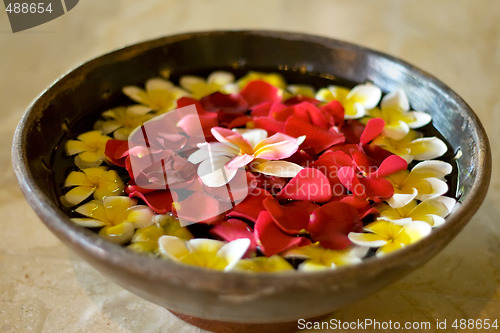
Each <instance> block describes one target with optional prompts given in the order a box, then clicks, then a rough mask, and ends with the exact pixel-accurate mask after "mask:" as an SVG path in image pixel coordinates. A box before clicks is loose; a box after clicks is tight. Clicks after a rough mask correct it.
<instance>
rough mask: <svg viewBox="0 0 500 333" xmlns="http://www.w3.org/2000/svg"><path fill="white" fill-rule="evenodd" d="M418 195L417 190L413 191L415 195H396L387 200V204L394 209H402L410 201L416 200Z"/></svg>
mask: <svg viewBox="0 0 500 333" xmlns="http://www.w3.org/2000/svg"><path fill="white" fill-rule="evenodd" d="M417 195H418V191H417V190H416V189H413V193H411V194H407V193H394V194H393V195H392V197H391V198H390V199H389V200H387V203H388V204H389V205H390V206H391V207H392V208H401V207H403V206H406V205H407V204H408V203H409V202H410V201H412V200H413V199H415V197H416V196H417Z"/></svg>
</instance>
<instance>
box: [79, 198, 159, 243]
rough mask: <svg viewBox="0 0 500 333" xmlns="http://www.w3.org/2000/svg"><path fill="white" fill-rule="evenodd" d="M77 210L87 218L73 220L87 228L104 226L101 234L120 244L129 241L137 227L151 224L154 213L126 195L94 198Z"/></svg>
mask: <svg viewBox="0 0 500 333" xmlns="http://www.w3.org/2000/svg"><path fill="white" fill-rule="evenodd" d="M75 211H76V212H77V213H79V214H82V215H84V216H86V218H73V219H71V220H72V221H73V222H75V223H76V224H78V225H81V226H82V227H87V228H98V227H103V228H102V229H101V230H100V231H99V235H100V236H101V237H103V238H105V239H108V240H110V241H112V242H114V243H118V244H123V243H125V242H128V241H129V240H130V239H131V238H132V236H133V235H134V231H135V229H136V228H143V227H146V226H148V225H151V224H152V223H153V215H154V213H153V211H152V210H151V209H149V207H148V206H143V205H137V200H134V199H130V198H129V197H126V196H112V197H104V199H103V200H102V201H98V200H92V201H90V202H87V203H86V204H83V205H81V206H80V207H78V208H77V209H76V210H75Z"/></svg>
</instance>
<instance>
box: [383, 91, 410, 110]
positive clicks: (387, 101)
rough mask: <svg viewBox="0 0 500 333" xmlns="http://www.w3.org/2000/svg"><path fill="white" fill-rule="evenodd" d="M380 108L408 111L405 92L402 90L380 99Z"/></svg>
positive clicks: (408, 104)
mask: <svg viewBox="0 0 500 333" xmlns="http://www.w3.org/2000/svg"><path fill="white" fill-rule="evenodd" d="M380 106H381V107H382V108H384V109H385V108H397V109H400V110H403V111H408V110H409V109H410V103H409V102H408V98H407V97H406V94H405V92H404V91H403V90H402V89H398V90H396V91H393V92H390V93H388V94H387V95H385V96H384V98H382V101H381V102H380Z"/></svg>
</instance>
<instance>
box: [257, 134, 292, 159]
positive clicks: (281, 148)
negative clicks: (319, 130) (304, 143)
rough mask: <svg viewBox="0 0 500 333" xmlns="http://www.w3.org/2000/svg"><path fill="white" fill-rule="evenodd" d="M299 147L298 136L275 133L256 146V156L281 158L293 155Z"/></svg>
mask: <svg viewBox="0 0 500 333" xmlns="http://www.w3.org/2000/svg"><path fill="white" fill-rule="evenodd" d="M298 148H299V144H298V141H297V139H296V138H294V137H290V136H288V135H286V134H283V133H275V134H273V135H272V136H271V137H269V138H267V139H264V140H262V141H261V142H259V143H258V144H257V145H256V146H255V147H254V151H255V153H254V156H255V158H263V159H265V160H281V159H284V158H287V157H290V156H292V155H293V154H294V153H295V152H296V151H297V149H298Z"/></svg>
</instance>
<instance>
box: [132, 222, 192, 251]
mask: <svg viewBox="0 0 500 333" xmlns="http://www.w3.org/2000/svg"><path fill="white" fill-rule="evenodd" d="M153 222H154V223H153V224H151V225H149V226H147V227H144V228H139V229H137V230H136V231H135V233H134V236H133V237H132V240H131V244H130V245H129V246H128V248H129V249H131V250H134V251H136V252H148V253H156V252H157V251H158V239H159V238H160V237H161V236H164V235H169V236H175V237H178V238H180V239H185V240H189V239H192V238H193V235H192V234H191V232H189V230H188V229H187V228H185V227H181V225H180V223H179V219H177V218H176V217H174V216H172V215H170V214H164V215H155V216H153Z"/></svg>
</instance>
